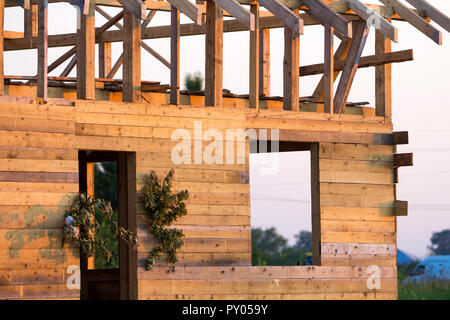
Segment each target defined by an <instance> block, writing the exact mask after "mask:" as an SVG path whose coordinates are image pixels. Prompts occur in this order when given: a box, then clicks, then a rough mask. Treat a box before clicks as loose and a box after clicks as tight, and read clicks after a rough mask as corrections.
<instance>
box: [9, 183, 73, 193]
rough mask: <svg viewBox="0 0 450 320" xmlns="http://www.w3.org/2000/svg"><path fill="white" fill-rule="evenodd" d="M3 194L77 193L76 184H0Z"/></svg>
mask: <svg viewBox="0 0 450 320" xmlns="http://www.w3.org/2000/svg"><path fill="white" fill-rule="evenodd" d="M0 190H2V191H3V192H10V191H18V192H35V191H37V192H66V193H69V192H78V184H77V183H51V182H43V183H40V182H0Z"/></svg>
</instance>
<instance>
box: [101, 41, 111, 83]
mask: <svg viewBox="0 0 450 320" xmlns="http://www.w3.org/2000/svg"><path fill="white" fill-rule="evenodd" d="M110 71H111V42H102V43H99V44H98V76H99V78H105V77H106V76H107V75H108V73H109V72H110Z"/></svg>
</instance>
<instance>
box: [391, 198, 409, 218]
mask: <svg viewBox="0 0 450 320" xmlns="http://www.w3.org/2000/svg"><path fill="white" fill-rule="evenodd" d="M394 215H395V216H396V217H406V216H407V215H408V201H400V200H395V203H394Z"/></svg>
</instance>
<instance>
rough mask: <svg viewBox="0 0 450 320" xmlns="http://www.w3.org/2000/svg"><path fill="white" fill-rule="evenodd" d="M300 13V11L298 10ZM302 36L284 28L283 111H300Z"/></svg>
mask: <svg viewBox="0 0 450 320" xmlns="http://www.w3.org/2000/svg"><path fill="white" fill-rule="evenodd" d="M296 12H297V13H298V10H296ZM299 59H300V35H299V34H297V33H295V32H294V31H293V30H292V29H291V28H288V27H285V28H284V60H283V110H292V111H299V110H300V109H299V108H300V101H299V99H300V94H299Z"/></svg>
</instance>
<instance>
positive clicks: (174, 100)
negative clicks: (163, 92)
mask: <svg viewBox="0 0 450 320" xmlns="http://www.w3.org/2000/svg"><path fill="white" fill-rule="evenodd" d="M170 24H171V27H172V28H171V31H172V32H171V37H170V104H178V103H179V102H180V10H178V9H177V8H176V7H175V6H173V7H172V9H171V12H170Z"/></svg>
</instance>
